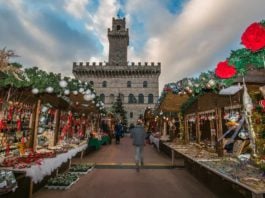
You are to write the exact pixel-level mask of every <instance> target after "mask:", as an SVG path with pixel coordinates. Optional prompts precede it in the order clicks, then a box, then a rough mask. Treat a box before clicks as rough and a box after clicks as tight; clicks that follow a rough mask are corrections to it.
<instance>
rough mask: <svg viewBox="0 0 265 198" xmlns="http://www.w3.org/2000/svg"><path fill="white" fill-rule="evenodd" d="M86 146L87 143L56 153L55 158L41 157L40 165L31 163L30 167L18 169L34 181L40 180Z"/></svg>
mask: <svg viewBox="0 0 265 198" xmlns="http://www.w3.org/2000/svg"><path fill="white" fill-rule="evenodd" d="M86 148H87V144H84V145H82V146H79V147H77V148H74V149H71V150H69V151H68V152H67V153H62V154H58V155H57V156H56V157H55V158H46V159H43V161H42V162H41V165H33V166H31V167H30V168H24V169H19V171H25V172H26V176H28V177H30V178H31V179H32V181H33V182H34V183H38V182H40V181H42V179H43V178H44V177H45V176H47V175H50V174H51V173H52V171H54V170H55V169H56V168H58V167H60V166H61V165H62V163H64V162H67V160H68V159H71V158H72V157H74V156H75V155H76V154H77V153H78V152H81V151H83V150H85V149H86Z"/></svg>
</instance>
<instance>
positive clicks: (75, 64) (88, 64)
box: [73, 62, 161, 68]
mask: <svg viewBox="0 0 265 198" xmlns="http://www.w3.org/2000/svg"><path fill="white" fill-rule="evenodd" d="M102 66H108V67H117V66H128V67H146V66H149V67H160V66H161V63H160V62H158V63H154V62H137V63H136V62H129V63H127V64H126V65H124V64H123V65H110V64H109V63H108V62H97V63H96V62H73V68H76V67H102Z"/></svg>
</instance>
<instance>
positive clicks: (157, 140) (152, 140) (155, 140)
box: [149, 135, 159, 151]
mask: <svg viewBox="0 0 265 198" xmlns="http://www.w3.org/2000/svg"><path fill="white" fill-rule="evenodd" d="M149 140H150V143H151V144H154V145H155V146H156V148H157V150H158V151H159V138H156V137H154V136H153V135H150V136H149Z"/></svg>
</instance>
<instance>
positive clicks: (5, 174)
mask: <svg viewBox="0 0 265 198" xmlns="http://www.w3.org/2000/svg"><path fill="white" fill-rule="evenodd" d="M16 188H17V181H16V179H15V176H14V173H13V172H12V171H8V170H0V195H3V194H6V193H8V192H11V191H15V190H16Z"/></svg>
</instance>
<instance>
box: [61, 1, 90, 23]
mask: <svg viewBox="0 0 265 198" xmlns="http://www.w3.org/2000/svg"><path fill="white" fill-rule="evenodd" d="M87 4H88V0H68V1H66V2H65V5H64V8H65V10H66V11H67V12H69V13H70V14H72V15H73V16H74V17H76V18H78V19H82V18H83V17H84V16H86V15H87V11H86V5H87Z"/></svg>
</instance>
